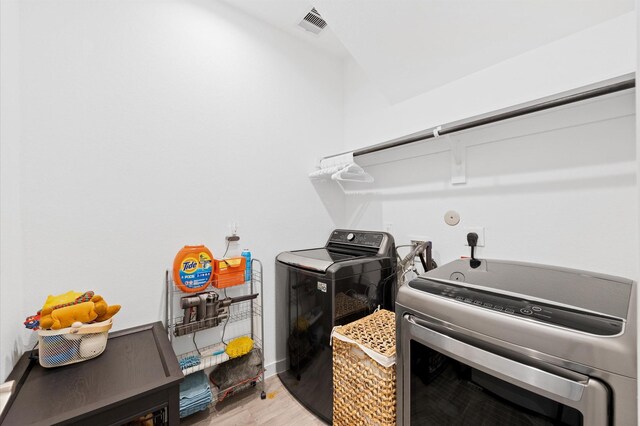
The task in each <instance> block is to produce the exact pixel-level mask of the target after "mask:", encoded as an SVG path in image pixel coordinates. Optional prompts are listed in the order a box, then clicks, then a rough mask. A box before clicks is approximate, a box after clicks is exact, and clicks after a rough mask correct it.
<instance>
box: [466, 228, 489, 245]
mask: <svg viewBox="0 0 640 426" xmlns="http://www.w3.org/2000/svg"><path fill="white" fill-rule="evenodd" d="M469 232H475V233H476V234H478V244H477V246H478V247H484V227H482V226H469V227H466V228H464V241H465V246H467V247H469V243H466V241H467V234H468V233H469Z"/></svg>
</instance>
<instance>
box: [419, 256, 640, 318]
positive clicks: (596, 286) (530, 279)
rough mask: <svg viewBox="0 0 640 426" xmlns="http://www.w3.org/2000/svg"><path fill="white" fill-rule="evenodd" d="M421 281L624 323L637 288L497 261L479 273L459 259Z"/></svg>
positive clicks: (617, 279)
mask: <svg viewBox="0 0 640 426" xmlns="http://www.w3.org/2000/svg"><path fill="white" fill-rule="evenodd" d="M421 277H422V278H426V279H428V278H436V279H441V280H449V281H452V282H459V283H460V284H464V285H470V286H476V287H479V288H481V289H482V288H483V289H485V290H489V291H491V290H494V291H496V292H499V293H505V294H518V295H522V296H526V297H530V298H534V299H537V300H541V301H546V302H548V303H551V304H559V305H565V306H569V307H575V308H578V309H582V310H587V311H592V312H597V313H601V314H604V315H610V316H614V317H617V318H622V319H626V318H627V313H628V310H629V303H630V298H631V288H632V285H633V281H632V280H629V279H626V278H621V277H614V276H611V275H605V274H599V273H595V272H587V271H581V270H576V269H569V268H562V267H557V266H548V265H540V264H535V263H525V262H515V261H506V260H494V259H489V260H486V259H482V261H481V265H480V267H478V268H475V269H474V268H471V266H470V264H469V259H458V260H455V261H453V262H451V263H448V264H446V265H443V266H441V267H439V268H436V269H434V270H432V271H429V272H427V273H425V274H423V275H421ZM460 281H462V282H460Z"/></svg>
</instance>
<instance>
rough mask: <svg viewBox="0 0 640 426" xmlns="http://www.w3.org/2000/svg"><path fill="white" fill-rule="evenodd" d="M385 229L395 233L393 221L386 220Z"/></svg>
mask: <svg viewBox="0 0 640 426" xmlns="http://www.w3.org/2000/svg"><path fill="white" fill-rule="evenodd" d="M384 231H385V232H388V233H389V234H393V223H391V222H386V223H385V224H384Z"/></svg>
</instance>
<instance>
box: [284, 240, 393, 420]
mask: <svg viewBox="0 0 640 426" xmlns="http://www.w3.org/2000/svg"><path fill="white" fill-rule="evenodd" d="M395 265H396V253H395V244H394V240H393V237H392V236H391V235H390V234H387V233H385V232H375V231H356V230H345V229H336V230H335V231H333V232H332V233H331V235H330V236H329V239H328V241H327V243H326V244H325V246H324V247H321V248H313V249H308V250H297V251H288V252H284V253H280V254H279V255H278V257H277V260H276V285H277V287H278V289H277V290H278V295H277V297H278V299H277V300H276V303H280V305H279V306H277V307H276V309H277V310H278V311H279V312H278V314H279V315H282V314H284V315H286V317H285V319H284V320H280V322H279V323H278V324H277V334H278V335H279V336H277V337H278V338H277V342H278V343H277V344H278V348H277V352H279V353H278V357H279V358H280V357H282V356H286V358H287V370H286V371H282V372H279V376H280V379H281V381H282V383H283V384H284V385H285V386H286V387H287V389H288V390H289V392H290V393H291V394H292V395H293V396H294V397H295V398H296V399H298V400H299V401H300V402H301V403H302V404H304V405H305V406H306V407H307V408H308V409H310V410H311V411H313V412H314V413H315V414H316V415H318V416H319V417H321V418H322V419H323V420H325V421H326V422H329V423H330V422H331V420H332V416H333V378H332V375H333V368H332V365H333V364H332V356H331V354H332V352H331V347H330V336H331V331H332V329H333V327H335V326H337V325H342V324H348V323H350V322H352V321H354V320H356V319H359V318H362V317H364V316H366V315H368V314H370V313H372V312H373V311H374V310H375V309H376V308H377V307H378V306H382V307H386V308H389V307H393V305H391V306H389V305H390V304H391V303H392V301H391V299H390V297H391V291H392V289H393V288H394V287H395V269H396V268H395ZM283 300H284V301H288V302H287V303H286V304H284V306H283V304H282V302H283Z"/></svg>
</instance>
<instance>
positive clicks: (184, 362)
mask: <svg viewBox="0 0 640 426" xmlns="http://www.w3.org/2000/svg"><path fill="white" fill-rule="evenodd" d="M178 363H179V364H180V369H181V370H184V369H185V368H189V367H195V366H196V365H199V364H200V357H197V356H195V355H189V356H186V357H184V358H182V359H180V361H178Z"/></svg>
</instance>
